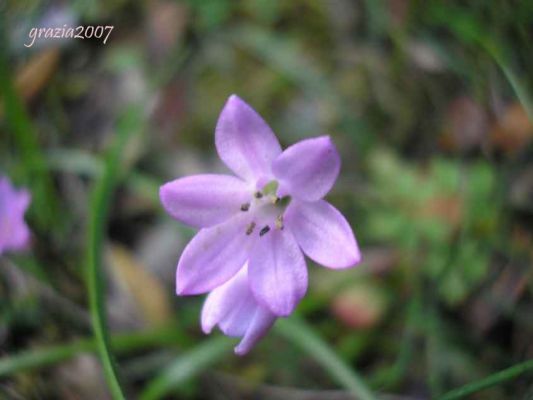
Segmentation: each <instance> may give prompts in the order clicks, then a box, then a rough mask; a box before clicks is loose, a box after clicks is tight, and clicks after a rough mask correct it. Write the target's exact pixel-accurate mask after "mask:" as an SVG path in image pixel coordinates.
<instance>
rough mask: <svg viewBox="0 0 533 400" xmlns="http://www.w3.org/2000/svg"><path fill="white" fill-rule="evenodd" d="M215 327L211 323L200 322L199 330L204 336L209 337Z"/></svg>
mask: <svg viewBox="0 0 533 400" xmlns="http://www.w3.org/2000/svg"><path fill="white" fill-rule="evenodd" d="M214 327H215V324H213V323H211V322H204V321H202V324H201V328H202V332H203V333H205V334H206V335H209V334H210V333H211V332H213V328H214Z"/></svg>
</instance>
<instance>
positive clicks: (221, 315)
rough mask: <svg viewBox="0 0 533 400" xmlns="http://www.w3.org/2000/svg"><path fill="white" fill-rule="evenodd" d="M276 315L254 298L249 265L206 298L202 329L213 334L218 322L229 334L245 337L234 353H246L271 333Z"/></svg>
mask: <svg viewBox="0 0 533 400" xmlns="http://www.w3.org/2000/svg"><path fill="white" fill-rule="evenodd" d="M275 321H276V316H275V315H274V314H272V313H271V312H270V311H269V310H268V309H267V308H266V307H263V306H261V305H260V304H258V303H257V301H256V300H255V297H254V296H253V294H252V292H251V291H250V287H249V284H248V267H247V266H245V267H244V268H242V269H241V270H240V271H239V272H237V274H236V275H235V276H233V277H232V278H231V279H230V280H229V281H227V282H226V283H224V284H223V285H222V286H219V287H217V288H216V289H214V290H213V291H212V292H211V293H209V296H207V299H206V300H205V303H204V307H203V309H202V330H203V331H204V332H205V333H211V331H212V330H213V328H214V327H215V326H216V325H218V326H219V327H220V330H221V331H222V332H224V334H225V335H227V336H233V337H242V340H241V342H240V343H239V344H238V345H237V347H235V353H237V354H239V355H243V354H246V353H248V351H250V349H251V348H252V347H253V346H254V345H255V344H256V343H257V342H258V341H259V340H260V339H261V338H262V337H263V336H264V335H265V334H266V333H267V332H268V330H269V329H270V327H271V326H272V325H273V324H274V322H275Z"/></svg>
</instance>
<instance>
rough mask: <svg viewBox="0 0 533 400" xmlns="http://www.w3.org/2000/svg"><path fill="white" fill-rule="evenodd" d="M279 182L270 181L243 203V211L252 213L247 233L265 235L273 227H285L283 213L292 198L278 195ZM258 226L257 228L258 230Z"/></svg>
mask: <svg viewBox="0 0 533 400" xmlns="http://www.w3.org/2000/svg"><path fill="white" fill-rule="evenodd" d="M278 186H279V184H278V182H277V181H275V180H273V181H270V182H268V183H267V184H266V185H265V186H263V188H262V189H261V190H257V191H255V192H254V193H253V196H252V200H251V202H250V203H245V204H242V205H241V211H244V212H249V213H250V217H251V218H250V223H249V224H248V225H247V227H246V234H247V235H252V234H258V235H259V237H263V236H264V235H266V234H267V233H268V232H270V231H271V230H272V229H280V230H282V229H283V214H284V213H285V209H286V208H287V206H288V205H289V203H290V200H291V198H290V197H289V196H285V197H283V198H280V197H278V195H277V190H278ZM256 228H257V230H256Z"/></svg>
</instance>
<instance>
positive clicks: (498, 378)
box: [437, 360, 533, 400]
mask: <svg viewBox="0 0 533 400" xmlns="http://www.w3.org/2000/svg"><path fill="white" fill-rule="evenodd" d="M528 372H529V373H531V372H533V360H528V361H525V362H523V363H520V364H516V365H513V366H512V367H509V368H507V369H504V370H502V371H500V372H496V373H495V374H492V375H489V376H487V377H485V378H483V379H480V380H478V381H475V382H472V383H469V384H467V385H465V386H462V387H460V388H457V389H453V390H452V391H450V392H448V393H445V394H444V395H442V396H440V397H439V398H438V399H437V400H457V399H462V398H464V397H466V396H469V395H471V394H473V393H476V392H479V391H481V390H484V389H488V388H490V387H493V386H496V385H499V384H501V383H503V382H505V381H508V380H511V379H514V378H517V377H518V376H520V375H523V374H526V373H528Z"/></svg>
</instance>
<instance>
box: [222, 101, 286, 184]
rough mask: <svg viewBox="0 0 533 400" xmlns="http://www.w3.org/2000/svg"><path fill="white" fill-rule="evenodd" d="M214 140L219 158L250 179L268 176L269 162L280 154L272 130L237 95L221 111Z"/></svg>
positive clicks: (242, 176)
mask: <svg viewBox="0 0 533 400" xmlns="http://www.w3.org/2000/svg"><path fill="white" fill-rule="evenodd" d="M215 143H216V147H217V151H218V155H219V156H220V158H221V160H222V161H224V163H225V164H226V165H227V166H228V167H229V168H230V169H231V170H232V171H233V172H235V173H236V174H237V175H238V176H240V177H241V178H243V179H245V180H247V181H249V182H255V181H256V180H257V179H259V178H261V177H264V176H270V175H271V169H270V166H271V164H272V161H273V160H274V159H275V158H276V157H277V156H278V155H279V154H280V153H281V146H280V145H279V142H278V139H277V138H276V136H275V135H274V132H272V130H271V129H270V127H269V126H268V125H267V123H266V122H265V121H264V120H263V119H262V118H261V117H260V116H259V114H257V112H255V111H254V109H253V108H252V107H250V106H249V105H248V104H246V103H245V102H244V101H243V100H241V99H240V98H239V97H238V96H236V95H232V96H230V98H229V99H228V101H227V102H226V105H225V106H224V108H223V109H222V112H221V113H220V117H219V118H218V122H217V127H216V132H215Z"/></svg>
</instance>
